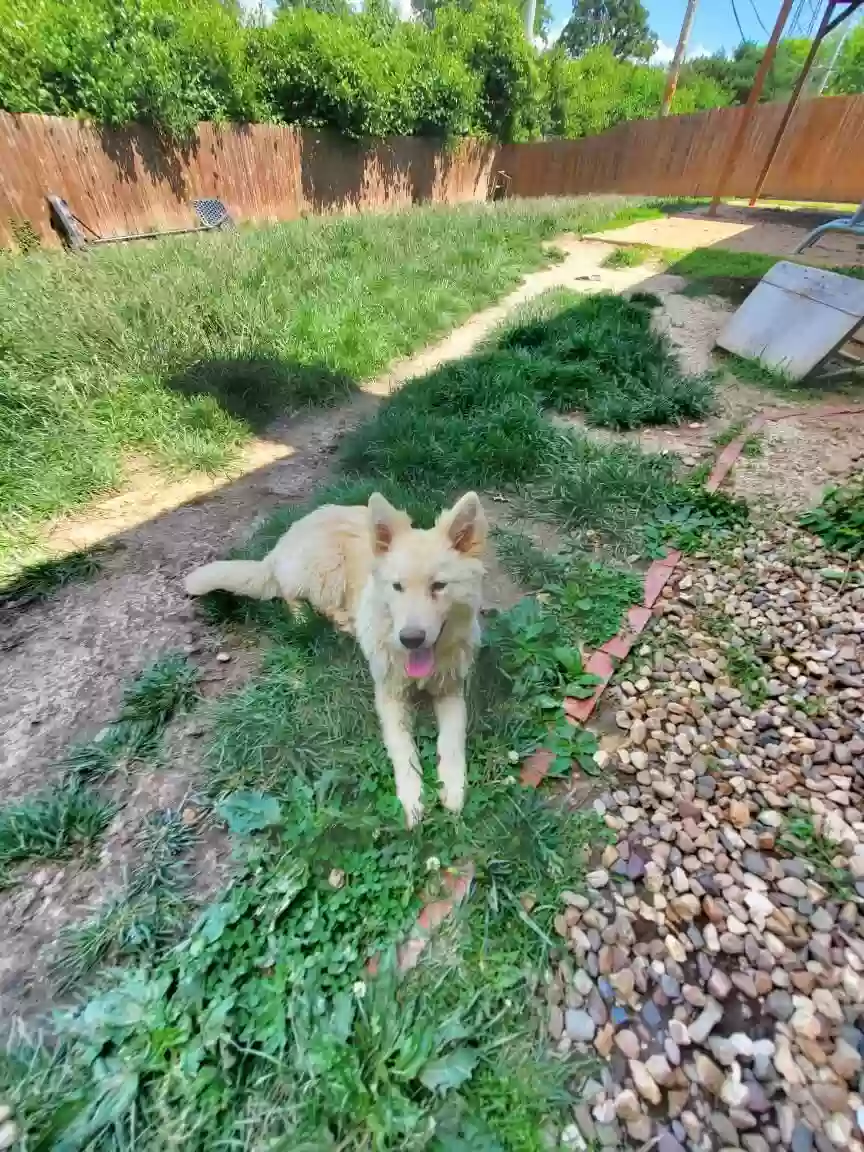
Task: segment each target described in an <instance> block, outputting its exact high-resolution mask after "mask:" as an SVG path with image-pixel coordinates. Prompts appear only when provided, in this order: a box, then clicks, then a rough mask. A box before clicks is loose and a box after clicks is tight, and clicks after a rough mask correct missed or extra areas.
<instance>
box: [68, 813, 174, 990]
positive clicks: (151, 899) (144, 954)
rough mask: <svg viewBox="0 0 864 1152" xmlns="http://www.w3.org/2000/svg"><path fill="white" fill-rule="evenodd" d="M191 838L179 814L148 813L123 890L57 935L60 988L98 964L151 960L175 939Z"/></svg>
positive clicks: (76, 979) (73, 982)
mask: <svg viewBox="0 0 864 1152" xmlns="http://www.w3.org/2000/svg"><path fill="white" fill-rule="evenodd" d="M194 838H195V832H194V829H193V828H191V827H190V826H189V825H188V824H187V823H186V822H185V820H184V818H183V813H182V812H180V811H165V812H156V813H153V814H151V816H150V817H149V818H148V820H147V821H146V822H145V824H144V826H143V827H142V828H141V830H140V831H139V833H138V835H137V837H136V843H135V855H134V858H133V860H132V863H131V865H130V869H129V879H128V881H127V884H126V886H125V889H124V891H123V893H122V894H121V895H120V896H119V897H117V898H116V899H112V900H111V901H109V903H108V904H107V905H106V906H105V907H103V908H101V909H100V910H99V912H98V913H97V915H96V916H94V917H93V919H92V920H89V921H88V922H87V923H85V924H75V925H71V926H69V927H68V928H66V929H65V930H64V931H63V933H62V934H61V936H60V940H59V942H58V948H57V956H56V959H55V962H54V976H55V979H56V982H57V985H58V987H59V988H61V989H65V988H69V987H70V986H71V985H73V984H75V983H77V982H78V981H79V980H80V979H81V978H82V977H83V976H85V975H86V974H87V973H88V972H91V971H92V970H93V969H94V968H96V967H97V966H99V965H101V964H106V963H107V964H118V963H121V962H127V963H128V962H130V961H134V962H136V963H141V964H147V963H152V962H153V961H155V960H156V959H158V958H159V956H161V955H162V954H163V953H164V952H165V950H166V949H167V948H168V947H169V946H170V945H171V944H172V943H173V942H174V941H175V940H176V939H177V937H178V934H179V932H180V930H181V929H182V928H183V926H184V925H185V924H186V923H188V919H189V914H190V907H189V904H188V901H187V899H186V893H185V890H186V887H187V882H188V877H187V873H186V865H185V862H184V857H186V856H187V855H188V853H189V850H190V848H191V846H192V844H193V841H194Z"/></svg>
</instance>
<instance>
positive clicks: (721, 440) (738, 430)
mask: <svg viewBox="0 0 864 1152" xmlns="http://www.w3.org/2000/svg"><path fill="white" fill-rule="evenodd" d="M748 423H749V421H748V420H746V419H741V420H736V421H734V422H733V423H732V424H730V425H729V426H728V427H727V428H723V429H722V430H721V431H720V432H718V433H717V435H716V436H714V437H713V440H712V443H713V444H714V446H715V447H716V448H725V447H726V445H727V444H731V443H732V441H733V440H737V439H738V437H739V436H741V435H743V433H744V432H745V430H746V428H747V424H748ZM764 443H765V434H764V433H763V432H755V433H754V434H753V435H752V436H748V437H747V438H746V439H745V441H744V446H743V448H742V451H743V453H744V455H745V456H750V457H753V456H761V455H762V451H763V448H764Z"/></svg>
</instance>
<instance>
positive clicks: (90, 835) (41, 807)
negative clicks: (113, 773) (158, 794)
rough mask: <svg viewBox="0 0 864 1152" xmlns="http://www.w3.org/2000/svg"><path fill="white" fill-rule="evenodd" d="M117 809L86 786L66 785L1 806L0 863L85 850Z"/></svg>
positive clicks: (55, 857) (52, 857)
mask: <svg viewBox="0 0 864 1152" xmlns="http://www.w3.org/2000/svg"><path fill="white" fill-rule="evenodd" d="M113 815H114V809H113V807H112V806H111V805H110V804H107V803H105V802H104V801H103V800H100V799H99V797H98V796H96V795H95V794H94V793H93V792H90V791H89V790H87V789H86V788H78V787H67V786H63V787H60V788H55V789H53V790H51V791H48V792H44V793H42V794H40V795H38V796H33V797H28V798H27V799H24V800H20V801H17V802H14V803H12V804H8V805H6V807H4V808H0V867H3V868H5V867H7V866H8V865H10V864H20V863H21V862H22V861H25V860H65V859H68V857H70V856H73V855H75V854H76V853H80V852H81V851H82V850H86V849H87V848H89V847H90V845H92V844H93V843H94V841H95V840H97V839H98V838H99V836H101V834H102V833H103V832H104V831H105V829H106V828H107V827H108V824H109V823H110V821H111V818H112V816H113Z"/></svg>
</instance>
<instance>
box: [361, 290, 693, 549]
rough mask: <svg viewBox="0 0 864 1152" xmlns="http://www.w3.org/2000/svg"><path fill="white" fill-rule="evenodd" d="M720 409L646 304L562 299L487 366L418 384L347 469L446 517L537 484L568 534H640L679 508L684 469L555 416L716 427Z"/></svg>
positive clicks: (483, 356) (490, 355) (541, 499)
mask: <svg viewBox="0 0 864 1152" xmlns="http://www.w3.org/2000/svg"><path fill="white" fill-rule="evenodd" d="M711 399H712V389H711V385H710V382H709V381H707V380H694V379H689V378H687V377H684V376H682V375H681V371H680V368H679V366H678V363H677V360H676V359H675V357H674V355H673V354H672V352H671V350H670V348H669V347H668V345H667V344H666V342H665V340H664V339H663V338H662V337H660V336H658V335H657V334H656V333H654V332H653V331H652V329H651V325H650V311H649V307H648V306H647V305H646V304H644V303H634V302H632V301H627V300H624V299H622V298H620V297H615V296H606V295H598V296H592V297H587V298H586V297H574V296H573V295H572V294H570V293H566V292H553V293H550V294H549V295H548V296H547V297H545V298H543V299H541V301H540V302H539V303H537V304H535V305H534V306H533V307H532V308H530V309H527V310H526V312H525V314H524V320H523V321H522V322H521V323H520V322H517V323H515V324H512V325H510V326H508V327H506V328H504V329H503V330H502V332H501V333H500V334H499V336H498V337H497V339H496V340H495V341H494V342H492V343H491V344H490V345H489V346H488V347H486V348H483V349H481V350H480V351H479V352H477V353H476V354H475V355H474V356H472V357H469V358H467V359H465V360H461V361H456V362H453V363H448V364H444V365H442V366H441V367H440V368H437V369H435V370H434V371H432V372H430V373H429V374H428V375H427V376H425V377H422V378H420V379H417V380H413V381H409V382H408V384H406V385H405V386H404V387H403V388H402V389H400V391H399V392H398V393H396V394H395V395H393V396H391V397H390V398H389V400H388V401H387V402H386V403H385V404H383V405H382V406H381V407H380V408H379V410H378V413H377V415H376V416H375V417H374V419H372V420H370V421H367V422H366V423H365V424H363V425H361V426H360V427H359V428H358V429H356V431H354V432H353V433H350V434H349V435H348V436H347V437H346V438H345V440H344V441H343V444H342V450H341V462H342V466H343V469H344V470H345V471H346V472H348V473H349V474H353V475H357V476H363V477H366V478H368V479H370V480H374V481H375V482H376V483H378V482H380V481H381V480H385V479H386V480H387V481H389V482H390V483H391V484H393V485H395V486H397V487H398V488H401V489H402V490H403V491H411V492H413V493H414V495H415V498H416V497H420V498H422V499H423V500H424V501H428V502H430V503H438V504H439V505H440V504H441V503H443V502H445V501H446V500H448V499H450V497H451V496H452V495H454V494H455V493H457V492H459V491H460V490H462V491H464V490H465V489H466V488H480V489H486V490H489V489H492V490H496V489H502V488H503V489H507V488H512V487H514V486H516V487H519V486H526V485H527V486H529V487H530V493H531V499H532V501H533V502H534V503H535V505H536V506H537V507H538V508H542V509H544V510H545V511H547V512H549V513H550V514H552V515H555V516H556V517H559V518H561V519H562V520H564V521H565V523H566V524H567V525H568V526H574V527H592V528H596V527H598V526H600V527H602V528H604V529H609V530H610V531H617V530H619V529H622V530H627V531H629V528H630V527H632V525H633V524H634V523H635V521H636V520H637V519H638V517H639V515H640V514H642V513H644V512H646V511H648V510H650V509H651V508H653V507H654V506H655V505H656V504H657V503H658V502H659V501H661V500H663V499H666V498H668V496H669V494H670V492H671V491H672V487H671V481H672V473H673V470H674V463H673V462H672V461H671V460H670V459H669V458H664V457H660V456H648V455H646V454H644V453H642V452H641V451H640V450H639V449H638V448H635V447H633V446H631V445H628V444H619V445H614V446H607V445H603V444H599V443H597V442H595V441H593V440H591V439H590V438H589V437H587V436H584V435H579V434H577V433H571V432H569V431H565V430H563V429H561V428H559V427H556V426H555V425H553V424H552V423H551V422H550V421H549V420H548V419H547V418H546V416H544V414H543V409H544V408H554V409H557V410H559V411H568V410H574V409H578V408H581V409H583V410H584V411H585V412H586V415H587V416H588V419H589V420H591V422H592V423H597V424H611V425H612V426H613V427H638V426H639V425H640V424H642V423H652V422H655V421H656V422H659V423H667V422H669V421H675V420H681V419H685V418H687V417H688V416H689V415H691V414H692V415H696V414H702V413H704V412H705V411H706V410H707V409H708V408H709V407H710V404H711Z"/></svg>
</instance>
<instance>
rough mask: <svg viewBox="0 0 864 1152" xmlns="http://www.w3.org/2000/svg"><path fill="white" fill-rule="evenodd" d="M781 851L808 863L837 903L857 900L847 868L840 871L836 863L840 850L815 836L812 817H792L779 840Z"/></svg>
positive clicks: (852, 879) (821, 837)
mask: <svg viewBox="0 0 864 1152" xmlns="http://www.w3.org/2000/svg"><path fill="white" fill-rule="evenodd" d="M778 847H779V848H780V849H782V850H783V851H784V852H787V853H788V854H789V855H790V856H795V857H803V858H804V859H805V860H809V862H810V863H811V864H812V865H813V868H814V870H815V873H816V877H815V878H816V880H817V881H818V882H819V883H821V884H824V885H825V887H826V888H828V890H829V891H830V892H831V893H832V895H833V897H834V899H835V900H854V899H855V881H854V878H853V877H852V874H851V873H850V871H849V869H848V868H846V867H844V868H840V867H838V866H837V865H836V864H835V863H834V860H835V859H836V858H837V855H838V853H837V848H838V846H837V845H836V844H835V843H834V842H833V841H832V840H828V839H826V837H824V836H820V835H819V834H818V833H817V832H816V830H815V828H814V827H813V821H812V820H811V819H810V817H809V816H806V815H801V816H793V817H792V818H791V819H789V820H787V821H786V823H785V824H784V826H783V829H782V831H781V833H780V836H779V838H778ZM841 859H842V857H841Z"/></svg>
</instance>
